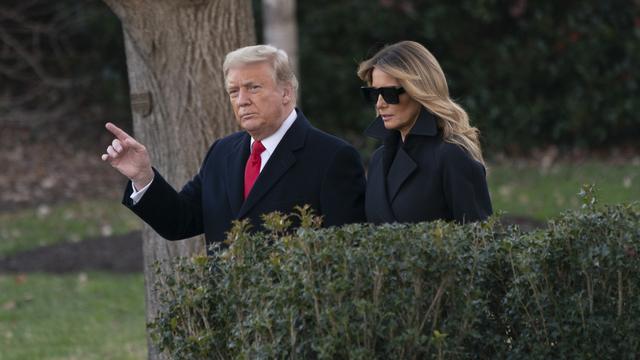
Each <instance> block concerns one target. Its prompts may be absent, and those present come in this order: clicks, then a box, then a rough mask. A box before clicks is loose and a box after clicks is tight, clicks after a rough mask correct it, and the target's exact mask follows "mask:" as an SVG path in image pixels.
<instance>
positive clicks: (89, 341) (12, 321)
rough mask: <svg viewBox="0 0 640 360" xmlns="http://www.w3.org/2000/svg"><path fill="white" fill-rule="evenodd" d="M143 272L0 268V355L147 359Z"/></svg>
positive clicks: (5, 357) (0, 358) (0, 357)
mask: <svg viewBox="0 0 640 360" xmlns="http://www.w3.org/2000/svg"><path fill="white" fill-rule="evenodd" d="M144 316H145V310H144V284H143V275H142V274H136V275H111V274H104V273H88V274H85V273H81V274H73V275H64V276H60V275H45V274H27V275H6V274H5V275H2V274H0V360H9V359H25V360H27V359H29V360H31V359H145V358H146V352H147V347H146V339H145V325H144V324H145V319H144Z"/></svg>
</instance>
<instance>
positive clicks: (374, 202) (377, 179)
mask: <svg viewBox="0 0 640 360" xmlns="http://www.w3.org/2000/svg"><path fill="white" fill-rule="evenodd" d="M383 151H384V150H383ZM384 178H385V169H384V167H383V166H382V164H381V163H379V162H378V164H377V165H376V166H374V167H372V168H370V169H369V174H368V176H367V182H368V184H367V196H366V197H365V201H366V203H367V206H366V209H367V212H369V211H371V213H367V218H368V219H369V220H370V221H372V222H373V223H384V222H395V221H397V219H396V216H395V214H394V213H393V210H392V209H391V203H390V202H389V197H388V196H387V187H386V184H385V183H386V182H385V181H384Z"/></svg>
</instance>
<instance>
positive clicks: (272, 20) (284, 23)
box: [262, 0, 300, 78]
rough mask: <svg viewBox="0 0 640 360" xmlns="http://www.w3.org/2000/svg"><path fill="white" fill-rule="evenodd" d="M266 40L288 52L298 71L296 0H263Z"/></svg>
mask: <svg viewBox="0 0 640 360" xmlns="http://www.w3.org/2000/svg"><path fill="white" fill-rule="evenodd" d="M262 20H263V23H264V25H263V31H264V42H265V43H267V44H271V45H273V46H275V47H278V48H280V49H282V50H284V51H286V52H287V54H288V55H289V61H290V62H291V66H292V67H293V70H294V71H295V73H296V76H297V77H298V78H300V76H299V72H298V22H297V17H296V0H262Z"/></svg>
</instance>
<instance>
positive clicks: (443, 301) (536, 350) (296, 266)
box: [150, 194, 640, 359]
mask: <svg viewBox="0 0 640 360" xmlns="http://www.w3.org/2000/svg"><path fill="white" fill-rule="evenodd" d="M585 199H586V200H587V203H588V204H587V205H585V208H584V209H582V210H580V211H576V212H567V213H565V214H563V215H562V216H561V217H559V218H558V219H556V220H552V221H550V222H549V223H548V226H547V228H545V229H539V230H535V231H533V232H529V233H521V232H520V231H519V230H518V229H517V228H516V227H508V228H504V227H503V226H502V225H501V224H500V223H499V222H498V221H497V220H498V219H497V218H492V219H490V220H489V221H487V222H484V223H474V224H467V225H456V224H451V223H445V222H432V223H421V224H412V225H409V224H387V225H380V226H374V225H370V224H355V225H346V226H343V227H338V228H329V229H318V228H317V227H318V223H319V222H318V219H317V218H315V217H313V215H311V214H310V213H309V211H308V209H300V213H299V214H295V215H289V216H285V215H282V214H271V215H269V216H267V217H266V218H265V221H266V222H265V224H266V227H267V228H268V229H269V232H267V233H257V234H251V233H250V232H248V228H247V226H248V225H247V223H246V222H239V223H237V224H236V225H235V227H234V229H233V230H232V231H231V232H230V234H229V237H228V239H227V245H228V248H223V247H220V249H219V251H217V252H216V253H215V255H213V256H211V257H195V258H192V259H181V260H179V261H177V262H176V265H175V268H176V271H175V272H174V273H172V274H165V275H162V277H163V279H164V280H163V284H162V286H160V287H159V290H160V291H161V293H162V294H163V302H164V309H165V310H164V311H163V312H161V313H160V314H159V316H158V318H157V319H156V320H155V322H154V323H152V324H150V326H151V329H152V334H153V338H154V339H155V341H156V342H157V344H158V345H159V346H160V348H162V349H163V350H164V351H166V352H168V353H169V354H170V356H171V357H172V358H175V359H202V358H220V359H223V358H224V359H227V358H240V359H247V358H299V359H307V358H318V359H331V358H354V359H370V358H380V359H383V358H413V359H417V358H492V357H498V358H507V357H508V358H515V359H519V358H589V357H591V358H596V357H597V358H600V357H603V356H604V357H607V358H636V357H637V354H638V351H639V349H640V338H638V337H637V336H636V335H635V334H637V333H638V331H639V330H640V326H639V325H638V322H637V318H638V316H639V315H640V301H638V299H639V296H638V294H639V293H640V289H639V284H640V259H639V258H638V255H637V251H638V248H639V247H640V206H638V205H639V204H632V205H616V206H606V207H598V206H596V205H594V204H592V203H591V200H590V199H592V198H590V197H589V195H588V194H587V196H585ZM292 216H295V217H298V218H299V219H298V220H300V222H301V227H300V228H298V229H295V230H287V228H288V226H289V225H290V223H291V221H290V220H291V217H292Z"/></svg>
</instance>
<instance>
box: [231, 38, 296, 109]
mask: <svg viewBox="0 0 640 360" xmlns="http://www.w3.org/2000/svg"><path fill="white" fill-rule="evenodd" d="M259 62H266V63H268V64H269V65H271V68H272V69H273V79H274V80H275V82H276V84H278V85H281V86H282V85H289V86H291V87H292V88H293V96H294V100H295V98H296V94H297V93H298V79H297V78H296V74H295V73H294V72H293V68H292V67H291V64H290V63H289V56H288V55H287V53H286V52H285V51H284V50H281V49H278V48H276V47H275V46H271V45H253V46H245V47H243V48H239V49H236V50H234V51H232V52H230V53H228V54H227V56H226V57H225V59H224V63H223V65H222V70H223V72H224V79H225V82H226V81H227V74H228V73H229V70H230V69H231V68H233V67H237V66H242V65H248V64H253V63H259ZM294 103H295V101H294Z"/></svg>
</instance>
